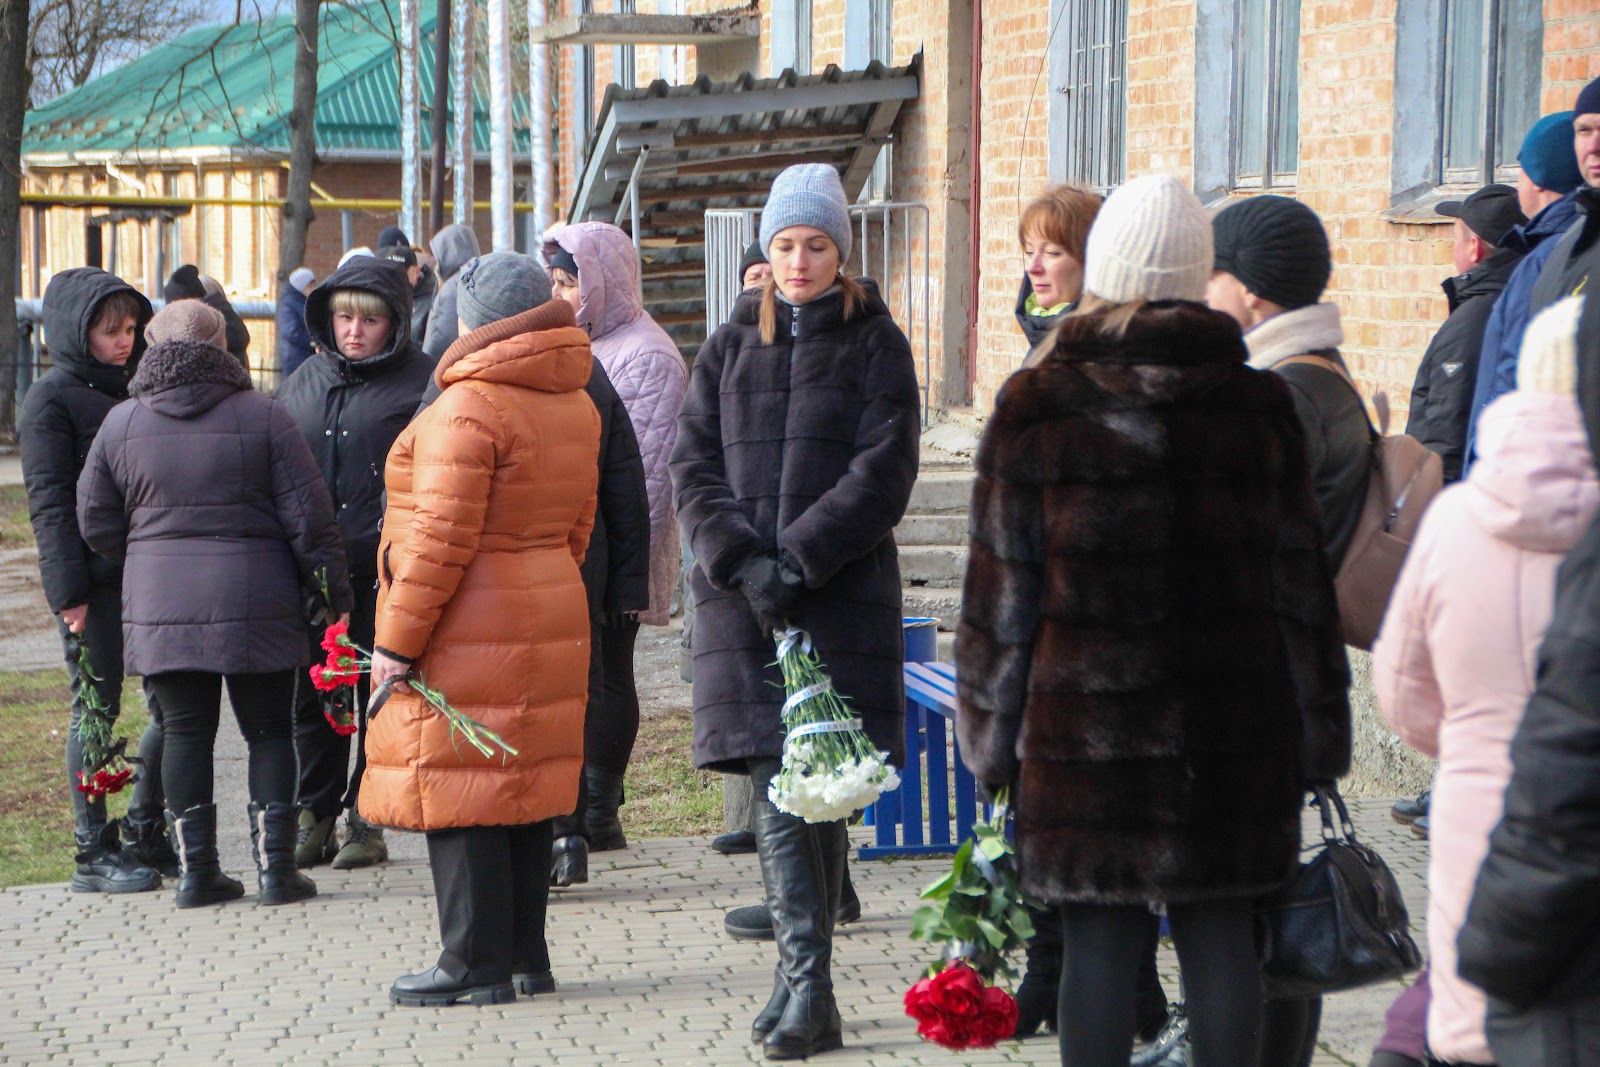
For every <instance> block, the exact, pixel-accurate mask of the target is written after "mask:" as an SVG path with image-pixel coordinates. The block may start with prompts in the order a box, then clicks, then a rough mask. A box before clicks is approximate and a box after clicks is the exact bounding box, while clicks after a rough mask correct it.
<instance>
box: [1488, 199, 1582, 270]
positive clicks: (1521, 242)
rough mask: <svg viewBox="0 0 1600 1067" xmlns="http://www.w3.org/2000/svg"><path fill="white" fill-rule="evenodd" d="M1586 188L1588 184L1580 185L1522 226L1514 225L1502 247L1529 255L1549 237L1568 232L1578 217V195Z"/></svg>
mask: <svg viewBox="0 0 1600 1067" xmlns="http://www.w3.org/2000/svg"><path fill="white" fill-rule="evenodd" d="M1585 188H1587V186H1582V185H1580V186H1578V188H1576V189H1574V190H1573V191H1572V192H1570V193H1568V194H1567V195H1566V196H1563V197H1562V198H1561V199H1560V200H1557V201H1556V202H1555V203H1553V204H1546V205H1545V206H1544V207H1543V208H1542V209H1541V210H1540V212H1539V213H1538V214H1537V215H1535V216H1534V217H1533V218H1531V219H1529V220H1528V221H1527V222H1524V223H1523V224H1522V225H1521V226H1513V227H1512V228H1511V232H1510V233H1508V234H1506V236H1505V238H1504V239H1503V240H1502V241H1501V243H1500V247H1501V248H1502V249H1511V250H1512V251H1514V252H1518V253H1521V254H1522V255H1527V254H1528V253H1529V252H1532V251H1533V250H1534V249H1535V248H1538V247H1539V246H1540V245H1541V244H1543V243H1544V242H1545V241H1546V240H1547V239H1549V238H1551V237H1559V236H1561V235H1562V234H1563V233H1566V232H1567V228H1568V227H1569V226H1571V225H1572V222H1573V220H1574V219H1576V218H1577V217H1578V195H1579V194H1580V193H1582V192H1583V190H1584V189H1585Z"/></svg>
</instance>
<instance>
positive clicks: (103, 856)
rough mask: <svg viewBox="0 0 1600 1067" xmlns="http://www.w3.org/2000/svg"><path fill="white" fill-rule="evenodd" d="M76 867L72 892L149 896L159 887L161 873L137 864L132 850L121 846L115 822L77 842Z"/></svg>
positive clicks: (81, 837)
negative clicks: (140, 894)
mask: <svg viewBox="0 0 1600 1067" xmlns="http://www.w3.org/2000/svg"><path fill="white" fill-rule="evenodd" d="M77 843H78V854H77V866H76V867H75V868H74V869H73V872H72V891H73V892H74V893H148V892H149V891H150V890H152V889H160V888H161V874H160V872H158V871H157V870H156V869H155V868H154V867H147V866H145V865H144V864H143V863H140V862H139V860H138V859H137V857H136V856H135V855H134V853H133V852H132V850H130V849H124V848H123V847H122V839H121V833H120V831H119V830H118V829H117V820H115V819H113V820H111V821H110V822H108V823H106V824H105V825H104V826H102V827H100V828H99V829H98V830H94V831H91V832H90V833H87V834H84V835H82V836H80V837H79V838H78V839H77Z"/></svg>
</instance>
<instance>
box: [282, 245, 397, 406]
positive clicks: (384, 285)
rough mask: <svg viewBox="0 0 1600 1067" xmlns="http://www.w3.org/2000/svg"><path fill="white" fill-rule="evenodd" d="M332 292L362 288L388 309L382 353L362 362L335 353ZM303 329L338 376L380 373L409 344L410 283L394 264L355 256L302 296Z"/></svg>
mask: <svg viewBox="0 0 1600 1067" xmlns="http://www.w3.org/2000/svg"><path fill="white" fill-rule="evenodd" d="M335 289H364V290H366V291H367V292H369V293H376V294H378V296H379V297H381V298H382V300H383V302H384V303H385V304H386V305H388V307H389V318H390V321H391V323H392V328H391V329H390V331H389V343H388V344H387V345H385V346H384V349H383V351H382V352H379V353H378V354H377V355H375V356H368V357H367V358H366V359H356V360H352V359H346V358H345V357H344V356H342V355H340V354H339V345H338V342H337V341H335V340H334V336H333V310H332V308H331V306H330V303H329V302H330V301H331V300H332V299H333V292H334V290H335ZM306 329H307V330H309V331H310V332H311V339H312V340H313V341H315V342H316V343H317V344H319V345H321V346H322V350H323V351H324V352H326V353H328V355H329V357H330V358H332V359H333V360H334V362H335V363H336V364H337V365H338V366H339V368H340V372H341V373H348V374H351V375H354V376H357V377H360V376H363V375H367V374H372V373H375V372H378V371H380V370H381V368H383V367H384V365H385V364H388V363H392V362H395V360H394V355H395V353H396V352H399V351H400V350H401V349H403V348H406V347H408V346H409V345H410V344H411V282H410V280H409V279H408V278H407V277H406V269H405V267H403V266H401V265H400V264H398V263H391V262H390V261H389V260H387V259H377V258H375V257H372V256H357V257H355V258H354V259H352V260H351V261H350V262H349V263H346V264H345V265H344V266H342V267H340V268H339V269H338V270H336V271H334V272H333V273H332V274H330V275H328V276H327V277H326V278H324V279H323V280H322V281H321V282H320V283H319V284H318V285H317V287H316V288H315V289H313V290H311V294H310V295H309V296H307V297H306Z"/></svg>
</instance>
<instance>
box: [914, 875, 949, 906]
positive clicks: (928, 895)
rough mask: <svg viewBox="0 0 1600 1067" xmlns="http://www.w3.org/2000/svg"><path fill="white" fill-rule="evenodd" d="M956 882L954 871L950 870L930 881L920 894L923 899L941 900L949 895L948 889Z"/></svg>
mask: <svg viewBox="0 0 1600 1067" xmlns="http://www.w3.org/2000/svg"><path fill="white" fill-rule="evenodd" d="M955 884H956V872H955V871H950V872H949V873H947V874H946V875H945V876H944V877H943V878H940V879H939V880H938V881H937V882H930V883H929V884H928V887H927V888H926V889H924V890H923V891H922V893H921V894H920V896H921V897H922V899H923V900H943V899H944V898H945V897H947V896H949V895H950V890H951V889H952V888H953V887H954V886H955Z"/></svg>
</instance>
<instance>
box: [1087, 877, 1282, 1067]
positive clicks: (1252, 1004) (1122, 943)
mask: <svg viewBox="0 0 1600 1067" xmlns="http://www.w3.org/2000/svg"><path fill="white" fill-rule="evenodd" d="M1167 920H1168V923H1169V925H1170V926H1171V928H1172V939H1173V942H1174V943H1175V944H1176V946H1177V949H1178V962H1179V963H1180V964H1181V965H1182V967H1183V979H1184V990H1185V997H1186V1001H1187V1004H1188V1008H1189V1020H1190V1021H1189V1034H1190V1040H1191V1042H1192V1044H1193V1054H1194V1058H1193V1060H1192V1062H1193V1064H1194V1067H1239V1065H1240V1064H1251V1063H1255V1062H1256V1060H1257V1056H1258V1054H1259V1040H1260V1031H1261V965H1260V963H1259V961H1258V960H1257V958H1256V942H1255V906H1254V902H1253V901H1250V900H1244V899H1237V900H1214V901H1202V902H1196V903H1187V904H1176V903H1175V904H1171V905H1169V906H1168V907H1167ZM1149 924H1150V911H1149V909H1148V908H1143V907H1131V906H1124V905H1099V904H1072V903H1068V904H1063V905H1062V906H1061V933H1062V941H1063V944H1064V947H1065V953H1064V958H1063V961H1062V972H1061V999H1060V1002H1059V1005H1058V1010H1059V1015H1058V1023H1057V1028H1058V1033H1059V1035H1060V1041H1061V1063H1062V1067H1126V1065H1127V1062H1128V1050H1129V1049H1130V1048H1131V1047H1132V1045H1133V1034H1134V1002H1135V1001H1134V994H1135V989H1136V987H1137V982H1138V974H1139V968H1140V964H1141V957H1142V956H1144V955H1145V954H1146V952H1147V938H1148V931H1149Z"/></svg>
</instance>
